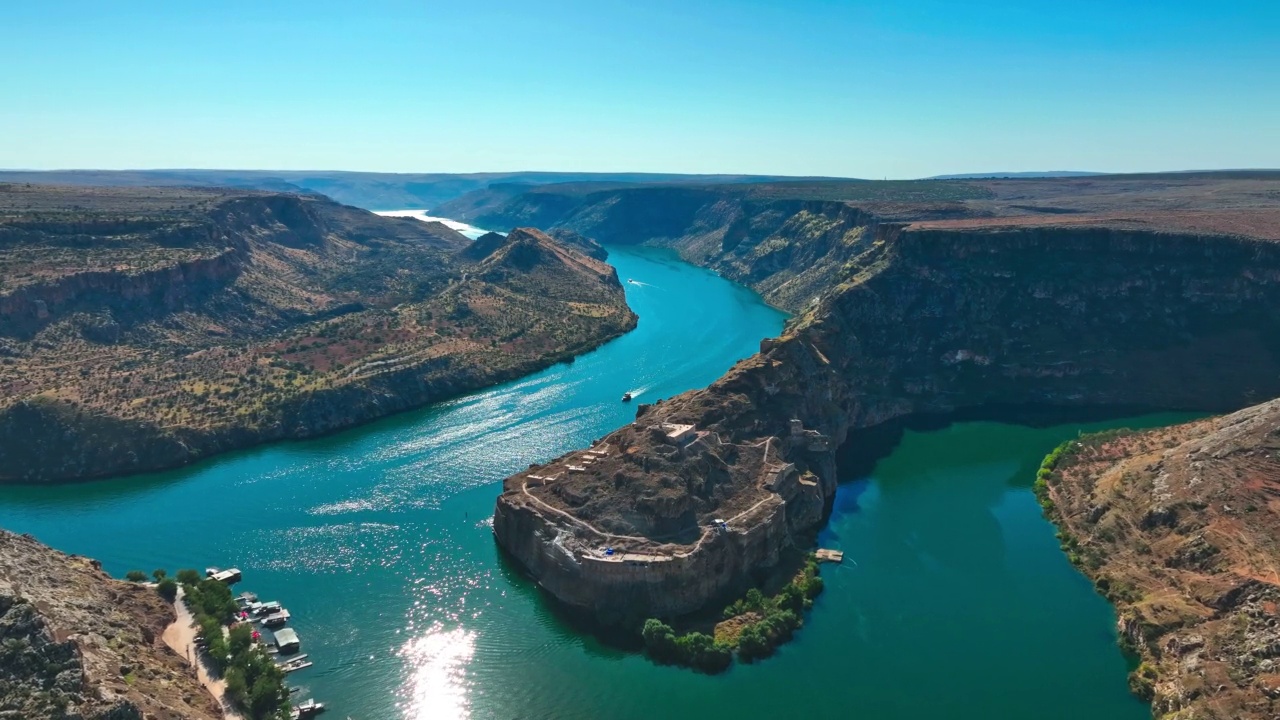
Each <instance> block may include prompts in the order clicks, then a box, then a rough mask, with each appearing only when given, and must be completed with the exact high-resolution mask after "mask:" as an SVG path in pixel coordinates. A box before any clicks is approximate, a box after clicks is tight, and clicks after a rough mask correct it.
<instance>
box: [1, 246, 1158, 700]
mask: <svg viewBox="0 0 1280 720" xmlns="http://www.w3.org/2000/svg"><path fill="white" fill-rule="evenodd" d="M610 252H611V255H610V262H612V263H613V264H614V265H615V266H616V267H617V268H618V273H619V276H620V277H621V278H622V279H623V280H624V282H625V283H626V285H625V287H626V291H627V299H628V302H630V303H631V306H632V307H633V308H634V309H635V311H636V312H637V314H638V315H639V316H640V323H639V326H638V328H637V329H636V330H635V331H634V332H632V333H629V334H628V335H626V336H624V337H622V338H619V339H617V340H615V341H613V342H610V343H608V344H607V345H605V346H603V347H601V348H600V349H598V350H596V351H595V352H592V353H589V354H587V355H584V356H582V357H580V358H578V359H577V361H576V362H574V363H572V364H567V365H557V366H555V367H552V368H550V369H548V370H545V371H543V372H540V373H537V374H535V375H532V376H529V377H527V378H524V379H522V380H519V381H516V382H512V383H508V384H505V385H502V386H498V387H494V388H491V389H489V390H485V391H481V392H476V393H473V394H470V395H467V396H465V397H462V398H458V399H454V400H450V401H447V402H443V403H440V404H438V405H436V406H433V407H430V408H427V409H424V410H420V411H415V412H410V413H405V414H402V415H398V416H395V417H392V418H388V419H386V420H383V421H380V422H377V423H374V424H371V425H368V426H365V427H362V428H358V429H355V430H351V431H348V432H343V433H340V434H337V435H333V436H330V437H326V438H321V439H317V440H310V441H305V442H291V443H280V444H275V445H271V446H266V447H261V448H257V449H253V450H248V451H243V452H237V453H233V454H228V455H225V456H221V457H218V458H214V459H212V460H209V461H207V462H203V463H200V464H198V465H195V466H192V467H190V468H186V469H182V470H179V471H174V472H166V473H159V474H154V475H147V476H140V477H133V478H126V479H121V480H111V481H102V482H94V483H88V484H79V485H64V486H56V487H4V488H0V526H3V527H5V528H7V529H10V530H14V531H17V532H29V533H32V534H34V535H35V536H36V537H37V538H39V539H40V540H42V541H44V542H46V543H48V544H50V545H52V546H54V547H56V548H58V549H61V550H64V551H67V552H73V553H79V554H84V555H89V556H92V557H95V558H98V559H100V560H101V561H102V563H103V567H104V568H105V569H106V570H107V571H109V572H111V573H112V574H114V575H117V576H123V575H124V573H125V572H126V571H128V570H130V569H142V570H144V571H147V572H150V571H151V570H152V569H153V568H157V567H164V568H167V569H169V570H170V571H171V572H172V571H173V570H175V569H177V568H181V567H195V568H203V567H205V566H207V565H219V566H237V567H239V568H241V569H242V570H243V571H244V581H243V582H242V583H241V585H240V586H238V589H249V590H254V591H256V592H257V593H258V594H259V595H261V596H262V597H263V599H275V600H280V601H281V602H283V603H284V604H285V605H286V606H287V607H288V608H289V609H290V610H291V611H292V613H293V626H294V627H295V628H296V629H297V631H298V633H299V635H300V637H301V638H302V645H303V651H304V652H306V653H308V654H309V655H310V657H311V659H312V660H314V661H315V666H314V667H312V668H310V669H307V670H304V671H301V672H299V673H296V674H295V675H292V676H290V682H291V684H297V685H301V686H302V687H303V688H304V690H303V696H304V697H310V696H314V697H316V698H317V699H319V700H321V701H323V702H325V703H327V704H328V705H329V707H330V710H331V712H330V713H329V717H336V718H339V719H341V718H345V717H348V716H350V717H351V718H354V719H355V720H381V719H384V718H387V719H394V718H404V719H406V720H418V719H421V718H437V717H440V718H452V717H472V718H582V719H584V720H586V719H593V720H594V719H599V718H621V719H630V718H636V719H639V718H707V717H733V718H772V717H793V716H800V717H809V718H834V717H855V716H856V717H865V718H911V719H923V718H936V717H948V718H994V717H1000V718H1021V717H1038V718H1080V717H1090V718H1094V719H1095V720H1104V719H1111V718H1114V719H1117V720H1120V719H1126V720H1128V719H1131V720H1140V719H1142V718H1146V717H1148V716H1149V711H1148V710H1147V708H1146V707H1145V706H1143V705H1142V704H1141V703H1139V702H1137V701H1136V700H1134V699H1133V698H1131V697H1130V696H1129V695H1128V693H1127V691H1126V687H1125V673H1126V661H1125V659H1124V658H1123V657H1122V656H1121V653H1120V651H1119V650H1118V649H1117V647H1116V645H1115V633H1114V627H1113V626H1114V614H1113V612H1112V610H1111V609H1110V607H1109V606H1108V605H1107V604H1106V603H1105V602H1104V601H1103V600H1102V599H1101V598H1099V597H1098V596H1096V595H1095V594H1094V593H1093V591H1092V589H1091V587H1090V585H1089V583H1088V582H1087V581H1086V580H1085V579H1084V578H1083V577H1081V576H1080V575H1079V574H1077V573H1076V572H1075V571H1074V570H1073V569H1072V568H1071V566H1070V565H1069V564H1068V563H1067V561H1066V559H1065V557H1064V556H1063V555H1062V553H1061V552H1059V550H1058V548H1057V544H1056V541H1055V540H1054V537H1053V528H1052V526H1050V525H1049V524H1048V523H1047V522H1045V521H1044V520H1043V519H1042V518H1041V516H1040V513H1039V510H1038V508H1037V507H1036V504H1035V500H1034V498H1033V497H1032V495H1031V492H1030V489H1029V484H1030V481H1031V480H1032V479H1033V477H1034V472H1035V468H1036V465H1037V464H1038V462H1039V459H1040V457H1041V456H1042V455H1043V454H1044V453H1045V452H1046V451H1047V450H1049V449H1050V448H1052V447H1053V445H1055V444H1056V443H1057V442H1058V441H1060V440H1061V439H1062V438H1064V437H1070V436H1071V435H1073V434H1074V433H1075V432H1076V431H1077V429H1078V428H1077V427H1076V426H1058V427H1053V428H1047V429H1038V430H1032V429H1027V428H1023V427H1016V426H1009V425H999V424H993V423H965V424H958V425H953V426H951V427H950V428H947V429H945V430H940V431H933V432H926V433H908V434H907V435H906V436H905V438H904V440H903V442H902V443H901V444H900V445H899V446H898V447H897V448H896V449H895V451H894V452H893V454H891V455H890V456H889V457H888V458H886V459H884V460H883V461H881V462H880V463H879V464H878V465H877V466H876V468H875V470H874V471H873V473H872V474H871V475H870V476H868V477H861V478H847V482H846V483H844V484H843V485H842V486H841V488H840V491H839V494H838V496H837V502H836V510H835V513H834V516H833V518H832V521H831V524H830V526H829V528H828V529H827V530H826V531H825V532H824V533H823V538H822V543H823V544H824V545H825V546H831V547H842V548H843V549H844V550H845V551H846V555H845V562H844V564H843V565H841V566H838V567H833V566H827V567H826V568H825V569H824V576H825V577H826V578H827V591H826V593H825V594H824V595H823V596H822V597H821V598H819V600H818V602H817V604H816V606H815V608H814V611H813V612H812V614H811V615H810V616H809V617H808V618H807V620H806V625H805V627H804V628H803V629H802V630H801V631H800V633H799V635H798V639H797V640H796V641H795V642H794V643H792V644H790V645H787V646H786V647H784V648H783V649H782V651H781V652H780V653H779V655H778V656H777V657H775V658H773V659H770V660H768V661H765V662H762V663H757V664H755V665H752V666H739V667H735V668H734V669H732V670H731V671H730V672H728V673H726V674H724V675H721V676H717V677H707V676H703V675H698V674H694V673H691V672H688V671H685V670H679V669H675V668H668V667H659V666H655V665H653V664H651V663H650V662H648V661H647V660H646V659H645V658H643V657H642V656H640V655H637V654H634V653H630V652H626V651H623V650H619V649H616V648H613V647H610V646H606V645H603V644H601V643H600V642H599V641H597V640H596V639H594V638H593V637H591V636H589V635H584V634H581V633H579V632H577V631H575V630H574V629H573V628H571V627H569V626H568V625H566V623H565V622H564V620H563V619H562V618H561V617H560V615H559V614H558V613H556V612H553V611H552V610H551V608H550V607H549V604H548V603H547V601H546V599H545V598H544V597H542V596H541V595H540V594H539V593H538V592H537V590H536V588H535V587H534V586H533V585H532V584H531V583H530V582H529V581H528V580H527V579H525V578H524V577H522V576H521V575H520V573H519V572H518V571H517V570H516V569H515V568H513V567H511V566H510V564H509V563H507V562H506V561H505V560H504V559H503V558H502V557H501V556H500V555H499V553H498V550H497V547H496V546H495V544H494V542H493V538H492V532H491V519H490V518H491V515H492V512H493V502H494V498H495V496H496V495H497V493H498V492H499V491H500V487H501V486H500V482H501V480H502V478H503V477H505V476H506V475H508V474H509V473H511V472H513V471H515V470H518V469H520V468H522V467H524V466H525V465H527V464H528V463H531V462H538V461H545V460H547V459H550V458H552V457H555V456H557V455H559V454H561V453H563V452H566V451H568V450H571V449H574V448H577V447H581V446H584V445H586V444H587V443H588V442H589V441H590V440H591V439H593V438H595V437H598V436H600V435H602V434H604V433H606V432H608V431H609V430H612V429H614V428H616V427H618V426H620V425H622V424H624V423H626V422H628V421H629V420H630V419H631V417H632V414H633V412H634V405H625V404H623V403H621V402H619V398H620V396H621V395H622V393H623V392H624V391H630V392H632V394H633V395H635V396H636V399H637V401H640V402H648V401H652V400H654V399H657V398H661V397H669V396H671V395H674V394H676V393H678V392H681V391H683V390H686V389H689V388H695V387H702V386H705V385H707V384H709V383H710V382H711V381H713V380H714V379H715V378H717V377H718V376H720V375H721V374H722V373H723V372H724V371H725V370H726V369H728V368H729V367H730V366H731V365H732V364H733V363H734V362H735V361H736V360H738V359H740V358H743V357H746V356H747V355H750V354H751V353H753V352H754V351H755V350H756V349H757V345H758V342H759V340H760V339H761V338H763V337H767V336H773V335H776V334H778V333H779V332H780V330H781V327H782V323H783V320H784V317H783V315H782V314H780V313H778V312H777V311H775V310H773V309H771V308H769V307H767V306H766V305H764V304H763V303H762V302H761V300H760V299H759V298H758V297H757V296H756V295H755V294H754V293H752V292H750V291H748V290H746V289H744V288H741V287H739V286H736V285H734V284H732V283H729V282H727V281H725V280H723V279H721V278H719V277H717V276H716V275H714V274H713V273H711V272H708V271H706V270H702V269H700V268H697V267H694V266H691V265H688V264H685V263H683V262H680V261H679V260H677V259H675V258H674V256H673V255H671V254H670V253H667V252H664V251H659V250H646V249H635V248H611V249H610ZM1170 420H1171V418H1169V417H1157V418H1143V419H1141V420H1139V421H1138V422H1142V423H1146V424H1158V423H1164V422H1169V421H1170ZM1116 424H1119V423H1108V424H1107V426H1112V425H1116ZM1129 424H1133V422H1130V423H1129ZM1094 427H1102V425H1097V426H1094Z"/></svg>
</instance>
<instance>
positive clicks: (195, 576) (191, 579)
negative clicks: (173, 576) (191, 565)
mask: <svg viewBox="0 0 1280 720" xmlns="http://www.w3.org/2000/svg"><path fill="white" fill-rule="evenodd" d="M203 579H204V578H203V577H202V576H201V575H200V573H199V572H197V571H195V570H191V569H186V570H179V571H178V582H180V583H182V584H183V585H198V584H199V583H200V581H201V580H203Z"/></svg>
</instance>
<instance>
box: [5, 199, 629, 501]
mask: <svg viewBox="0 0 1280 720" xmlns="http://www.w3.org/2000/svg"><path fill="white" fill-rule="evenodd" d="M0 270H3V273H2V274H0V480H6V479H7V480H28V481H37V480H45V479H73V478H82V477H94V476H102V475H111V474H117V473H122V472H132V471H140V470H149V469H156V468H162V467H171V466H174V465H180V464H182V463H185V462H189V461H190V460H192V459H194V458H196V457H201V456H205V455H208V454H210V453H214V452H218V451H221V450H226V449H230V448H234V447H242V446H244V445H247V444H251V443H254V442H261V441H264V440H271V439H277V438H285V437H304V436H308V435H314V434H319V433H323V432H328V431H331V430H335V429H339V428H343V427H348V426H350V425H353V424H356V423H358V422H362V421H365V420H369V419H372V418H375V417H380V416H383V415H386V414H388V413H390V412H394V411H396V410H402V409H406V408H410V407H415V406H418V405H422V404H424V403H426V402H430V401H433V400H439V399H443V398H446V397H449V396H452V395H456V394H458V393H460V392H464V391H467V390H471V389H475V388H477V387H481V386H484V385H487V384H490V383H493V382H498V381H501V380H505V379H510V378H513V377H516V376H519V375H521V374H524V373H527V372H529V371H531V370H533V369H536V368H538V367H543V366H546V365H548V364H551V363H553V362H556V361H559V360H564V359H567V358H569V357H571V356H572V355H574V354H576V353H579V352H583V351H585V350H587V349H590V348H592V347H595V346H596V345H598V344H599V343H601V342H603V341H604V340H607V339H609V338H611V337H614V336H616V335H618V334H620V333H622V332H625V331H626V330H627V329H629V328H630V327H632V325H633V324H634V322H635V318H634V315H632V313H631V312H630V310H628V308H627V307H626V302H625V299H624V294H623V291H622V288H621V285H620V284H619V283H618V280H617V278H616V276H615V273H614V271H613V269H612V268H611V267H610V266H608V265H607V264H605V263H604V262H602V261H600V260H598V259H596V258H593V257H589V256H588V255H585V254H583V253H581V252H579V251H577V250H574V249H571V248H569V247H568V246H564V245H561V244H559V243H557V242H556V241H554V240H552V239H551V238H549V237H547V236H545V235H542V234H541V233H538V232H537V231H531V230H530V231H517V232H513V233H512V234H511V235H510V236H508V237H503V236H500V235H496V234H495V235H492V236H490V237H489V238H484V239H482V240H481V241H477V243H474V244H473V243H471V241H469V240H468V239H466V238H465V237H463V236H461V235H459V234H458V233H456V232H454V231H452V230H450V229H448V228H447V227H444V226H443V225H440V224H437V223H423V222H420V221H418V220H414V219H411V218H383V217H379V216H376V215H374V214H372V213H368V212H366V211H363V210H358V209H356V208H351V207H347V206H343V205H338V204H337V203H333V202H331V201H328V200H326V199H324V198H320V197H313V196H298V195H282V194H273V193H262V192H242V191H229V190H211V189H200V188H195V189H189V188H158V189H150V188H129V189H121V188H81V187H76V188H68V187H48V186H15V185H11V186H0Z"/></svg>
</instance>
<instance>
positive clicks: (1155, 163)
mask: <svg viewBox="0 0 1280 720" xmlns="http://www.w3.org/2000/svg"><path fill="white" fill-rule="evenodd" d="M0 67H2V68H4V69H3V71H0V167H7V168H71V167H75V168H155V167H216V168H272V169H347V170H379V171H401V172H418V171H421V172H427V171H441V172H466V171H484V170H598V171H622V170H629V171H657V172H708V173H777V174H791V175H839V176H852V177H875V178H878V177H890V178H908V177H921V176H927V175H933V174H940V173H959V172H979V171H992V170H1048V169H1054V170H1059V169H1087V170H1102V171H1145V170H1172V169H1191V168H1226V167H1280V2H1275V0H1267V1H1243V0H1214V1H1212V2H1184V1H1180V0H1108V1H1106V2H1103V1H1099V0H1058V1H1056V2H1045V1H1042V0H1017V1H1015V0H979V1H969V0H915V1H907V0H898V1H896V2H890V1H888V0H877V1H874V2H872V1H844V2H837V1H836V0H790V1H788V2H781V1H779V2H763V1H760V0H736V1H733V2H730V1H728V0H684V1H668V0H647V1H644V2H639V1H637V2H616V1H615V0H590V1H583V2H578V1H577V0H573V1H559V0H543V2H530V1H529V0H467V1H466V2H452V1H449V2H442V1H432V2H377V1H374V0H368V1H364V2H328V1H326V0H309V1H308V2H294V1H291V0H290V1H277V2H270V1H268V0H257V1H255V2H239V1H236V0H219V1H218V2H203V3H196V2H173V1H171V0H168V1H164V2H143V1H141V0H136V1H126V2H97V1H94V2H68V1H61V0H40V1H39V2H16V1H15V2H5V3H3V5H2V6H0Z"/></svg>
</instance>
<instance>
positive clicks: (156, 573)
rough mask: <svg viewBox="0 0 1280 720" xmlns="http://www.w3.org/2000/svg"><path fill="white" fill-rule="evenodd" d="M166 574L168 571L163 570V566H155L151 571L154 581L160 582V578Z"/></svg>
mask: <svg viewBox="0 0 1280 720" xmlns="http://www.w3.org/2000/svg"><path fill="white" fill-rule="evenodd" d="M168 576H169V571H168V570H165V569H164V568H156V569H155V570H152V571H151V577H152V578H154V579H155V581H156V582H160V581H161V580H163V579H165V578H166V577H168Z"/></svg>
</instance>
